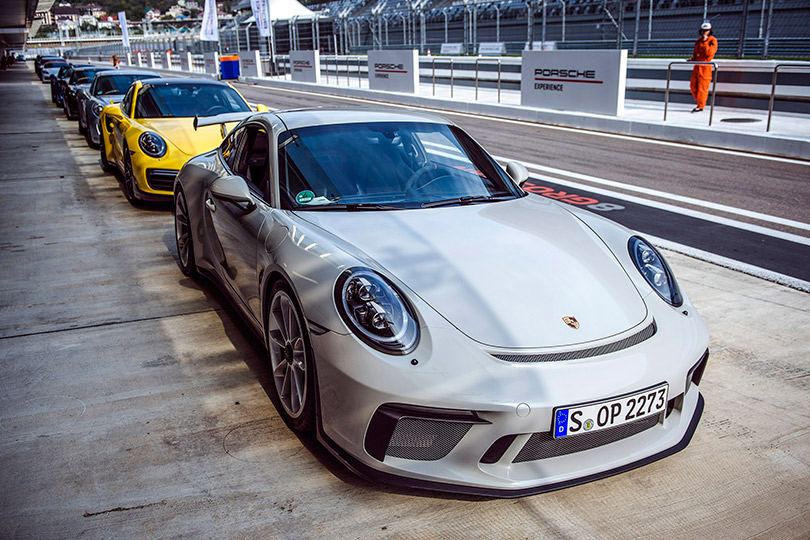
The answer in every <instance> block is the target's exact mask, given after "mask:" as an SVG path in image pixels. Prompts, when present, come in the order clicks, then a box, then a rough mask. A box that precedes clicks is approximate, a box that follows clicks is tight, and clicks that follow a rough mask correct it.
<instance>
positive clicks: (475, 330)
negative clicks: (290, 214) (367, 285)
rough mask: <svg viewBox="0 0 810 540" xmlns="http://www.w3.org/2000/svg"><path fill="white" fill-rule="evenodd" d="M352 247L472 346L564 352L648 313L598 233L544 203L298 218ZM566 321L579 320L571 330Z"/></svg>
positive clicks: (525, 199) (536, 199)
mask: <svg viewBox="0 0 810 540" xmlns="http://www.w3.org/2000/svg"><path fill="white" fill-rule="evenodd" d="M297 215H299V216H300V217H302V218H303V219H305V220H307V221H309V222H311V223H313V224H315V225H317V226H318V227H320V228H322V229H324V230H326V231H329V232H330V233H332V234H334V235H335V236H337V237H338V238H340V239H343V240H345V241H347V242H350V243H351V244H353V245H354V246H356V248H357V249H358V250H360V251H362V252H363V253H365V254H366V255H367V256H368V257H370V258H372V259H374V261H376V262H377V263H378V264H379V265H381V266H382V267H383V268H385V269H386V270H387V271H388V272H390V273H391V274H393V275H394V276H395V277H396V278H397V279H399V280H400V281H401V282H402V283H404V284H405V285H406V286H407V287H408V288H409V289H411V290H412V291H413V292H414V293H415V294H417V295H419V297H420V298H422V299H423V300H424V301H425V302H427V303H428V304H430V305H431V306H432V307H433V308H434V309H435V310H436V311H437V312H439V313H440V314H441V315H442V316H443V317H444V318H445V319H446V320H447V321H448V322H450V323H451V324H452V325H453V326H455V327H456V328H458V329H459V330H460V331H462V332H463V333H464V334H466V335H467V336H469V337H470V338H472V339H474V340H476V341H478V342H480V343H482V344H486V345H491V346H495V347H508V348H511V347H559V346H568V345H574V344H579V343H586V342H590V341H594V340H599V339H603V338H607V337H610V336H613V335H615V334H619V333H621V332H625V331H627V330H629V329H631V328H633V327H635V326H638V325H639V324H640V323H642V322H643V321H644V320H645V318H646V316H647V307H646V305H645V303H644V301H643V299H642V298H641V296H640V294H639V292H638V291H637V290H636V288H635V287H634V285H633V284H632V282H631V280H630V278H629V276H628V275H627V274H626V272H625V270H624V268H623V267H622V266H621V265H620V264H619V262H618V261H617V260H616V258H615V256H614V255H613V253H612V252H610V250H609V249H608V248H607V246H606V245H605V244H604V243H603V242H602V240H601V239H600V238H599V237H598V236H596V234H595V233H594V232H593V231H592V230H591V229H589V228H588V227H587V226H586V225H584V224H583V223H582V222H581V221H580V220H578V219H577V218H576V217H574V216H573V215H572V214H571V213H570V212H568V211H567V210H565V209H564V208H562V207H561V206H560V205H557V204H554V203H552V202H550V201H545V200H543V199H540V198H539V197H532V196H529V197H523V198H521V199H516V200H511V201H505V202H497V203H489V204H480V205H474V206H456V207H442V208H433V209H424V210H402V211H378V212H377V211H375V212H339V211H318V212H298V213H297ZM564 317H574V318H576V320H577V321H578V322H579V328H578V329H574V328H571V327H570V326H568V325H567V324H566V322H564V321H563V318H564Z"/></svg>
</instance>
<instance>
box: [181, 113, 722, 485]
mask: <svg viewBox="0 0 810 540" xmlns="http://www.w3.org/2000/svg"><path fill="white" fill-rule="evenodd" d="M225 117H227V118H225ZM233 120H234V117H233V115H221V116H220V117H213V118H207V119H206V118H201V119H197V120H196V121H197V123H198V125H202V124H212V123H224V122H226V121H233ZM527 176H528V173H527V171H526V169H525V168H524V167H523V166H522V165H520V164H518V163H510V164H509V165H508V166H507V167H506V171H504V170H503V169H502V168H501V167H500V166H499V165H498V164H497V163H496V162H495V161H494V160H493V158H492V157H491V156H490V155H489V154H487V152H486V151H484V150H483V149H482V148H481V147H480V146H479V145H478V144H477V143H476V142H475V141H473V140H472V139H471V138H470V137H469V136H468V135H467V134H466V133H465V132H464V131H462V130H461V129H460V128H458V127H457V126H455V125H453V124H451V123H449V122H447V121H446V120H444V119H442V118H438V117H435V116H430V115H425V114H418V113H414V112H398V111H390V110H374V109H308V110H294V111H276V112H268V113H258V114H252V115H251V116H248V117H247V118H245V119H244V120H242V121H241V122H240V124H239V125H238V126H237V127H236V128H235V129H234V130H233V131H232V132H231V133H230V134H229V135H228V136H227V137H226V138H225V140H224V141H223V143H222V145H221V146H220V147H219V148H218V149H216V150H214V151H211V152H208V153H206V154H202V155H200V156H197V157H195V158H193V159H191V160H190V161H188V163H187V164H186V165H185V166H184V167H183V169H182V170H181V171H180V173H179V174H178V176H177V180H176V184H175V188H174V192H175V199H174V208H175V228H176V238H177V249H178V255H179V260H180V266H181V268H182V270H183V272H184V273H186V274H188V275H196V274H198V273H202V274H205V275H206V276H209V277H210V278H211V279H212V280H213V281H214V282H215V283H216V284H217V285H218V286H220V287H221V288H222V289H223V290H224V291H225V293H226V294H227V295H228V296H229V298H230V299H231V300H232V302H233V303H234V304H235V305H236V307H237V308H238V310H239V311H240V312H241V314H242V315H243V316H244V319H245V320H246V321H247V322H248V324H249V326H250V327H251V329H252V330H253V331H254V332H255V333H256V334H257V335H258V336H260V338H261V339H262V340H263V341H264V343H265V344H266V347H267V359H268V362H269V365H270V369H271V370H272V373H273V379H274V383H275V384H274V388H275V392H276V395H275V396H274V397H275V398H277V400H276V401H277V403H276V406H277V408H278V410H279V413H280V415H281V416H282V417H283V419H284V420H285V422H286V423H287V424H288V425H289V426H290V427H291V428H293V429H296V430H316V432H317V436H318V439H319V440H320V441H321V442H322V443H323V444H324V445H325V446H326V447H327V448H328V449H329V450H330V451H331V452H332V453H333V454H334V455H335V456H337V457H338V459H340V460H341V461H342V462H343V463H344V464H346V465H347V466H348V467H349V468H351V469H352V470H354V471H356V472H357V473H359V474H361V475H363V476H365V477H367V478H370V479H372V480H379V481H384V482H388V483H393V484H399V485H405V486H411V487H421V488H427V489H437V490H444V491H453V492H462V493H474V494H487V495H496V496H507V497H513V496H520V495H526V494H531V493H538V492H542V491H548V490H552V489H558V488H561V487H565V486H569V485H574V484H578V483H582V482H587V481H590V480H594V479H598V478H602V477H605V476H608V475H611V474H616V473H618V472H621V471H625V470H629V469H632V468H635V467H638V466H640V465H644V464H646V463H649V462H651V461H654V460H657V459H660V458H662V457H664V456H667V455H670V454H672V453H674V452H677V451H678V450H681V449H682V448H684V447H685V446H686V445H687V444H688V442H689V440H690V439H691V437H692V434H693V433H694V430H695V428H696V426H697V423H698V420H699V418H700V415H701V412H702V410H703V398H702V397H701V395H700V392H699V389H698V384H699V383H700V379H701V377H702V374H703V370H704V368H705V366H706V363H707V360H708V349H707V346H708V339H709V338H708V332H707V329H706V326H705V325H704V323H703V321H702V320H701V318H700V316H699V315H698V314H697V312H696V311H695V309H694V307H693V306H692V305H691V303H690V302H689V300H688V299H687V298H686V296H685V295H684V294H683V293H682V292H681V291H680V289H679V287H678V284H677V282H676V281H675V278H674V277H673V274H672V271H671V270H670V268H669V266H668V265H667V263H666V262H665V261H664V259H663V258H662V256H661V254H660V253H659V252H658V251H657V250H656V249H655V248H654V247H653V246H652V245H651V244H650V243H649V242H647V241H646V240H644V239H643V238H641V237H639V236H637V235H634V234H633V233H632V232H630V231H628V230H627V229H625V228H623V227H621V226H619V225H617V224H616V223H614V222H611V221H609V220H607V219H604V218H602V217H600V216H597V215H594V214H592V213H590V212H587V211H583V210H580V209H576V208H572V207H568V206H564V205H562V204H561V203H558V202H556V201H552V200H549V199H546V198H541V197H538V196H532V195H528V194H527V193H525V192H524V191H523V190H522V189H521V188H520V187H519V184H520V182H522V181H524V180H525V179H526V178H527Z"/></svg>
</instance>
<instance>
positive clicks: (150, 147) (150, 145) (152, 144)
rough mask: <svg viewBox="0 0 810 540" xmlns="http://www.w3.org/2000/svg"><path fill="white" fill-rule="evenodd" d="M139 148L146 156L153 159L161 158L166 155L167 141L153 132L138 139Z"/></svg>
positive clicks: (148, 132)
mask: <svg viewBox="0 0 810 540" xmlns="http://www.w3.org/2000/svg"><path fill="white" fill-rule="evenodd" d="M138 146H140V147H141V150H143V152H144V154H146V155H147V156H151V157H155V158H158V157H161V156H163V155H164V154H165V153H166V148H167V147H166V141H164V140H163V137H161V136H160V135H158V134H157V133H155V132H153V131H147V132H146V133H143V134H141V136H140V137H138Z"/></svg>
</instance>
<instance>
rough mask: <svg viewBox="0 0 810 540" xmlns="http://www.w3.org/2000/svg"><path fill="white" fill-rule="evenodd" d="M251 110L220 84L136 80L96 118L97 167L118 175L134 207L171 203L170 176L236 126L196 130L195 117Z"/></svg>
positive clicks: (207, 81)
mask: <svg viewBox="0 0 810 540" xmlns="http://www.w3.org/2000/svg"><path fill="white" fill-rule="evenodd" d="M258 109H259V110H260V111H262V110H264V111H266V110H267V107H264V106H263V105H259V107H258ZM250 111H251V108H250V106H249V105H248V104H247V102H246V101H245V99H244V98H243V97H242V96H241V94H239V92H237V91H236V90H235V89H234V88H233V87H231V86H230V85H229V84H227V83H224V82H219V81H214V80H208V79H145V80H142V81H135V82H134V83H132V85H131V86H130V87H129V90H127V93H126V95H125V96H124V98H123V99H122V100H121V103H120V104H115V105H108V106H107V107H104V109H103V110H102V111H101V115H100V116H99V126H98V127H99V132H100V134H101V136H100V151H101V167H102V168H103V169H104V170H105V171H111V170H113V168H117V169H118V170H120V171H121V174H122V176H123V189H124V194H125V195H126V197H127V200H128V201H129V202H131V203H132V204H137V203H138V202H139V201H160V200H170V198H171V196H172V194H173V189H174V178H175V176H177V172H178V171H179V170H180V168H181V167H182V166H183V165H184V164H185V162H186V161H188V160H189V159H190V158H192V157H194V156H196V155H198V154H201V153H203V152H207V151H209V150H212V149H214V148H216V147H217V146H218V145H219V144H220V143H221V142H222V139H223V138H224V137H225V134H226V133H227V128H228V127H233V125H235V124H236V122H233V123H232V124H231V125H228V126H226V125H211V126H202V127H199V128H198V129H196V130H195V127H194V119H195V117H205V116H216V115H220V114H226V113H239V112H245V113H249V112H250Z"/></svg>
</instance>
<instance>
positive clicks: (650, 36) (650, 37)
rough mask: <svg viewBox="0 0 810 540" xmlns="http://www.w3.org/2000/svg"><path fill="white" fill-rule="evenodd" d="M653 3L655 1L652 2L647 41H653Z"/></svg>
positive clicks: (651, 0)
mask: <svg viewBox="0 0 810 540" xmlns="http://www.w3.org/2000/svg"><path fill="white" fill-rule="evenodd" d="M653 2H655V0H650V18H649V20H648V21H647V39H652V12H653Z"/></svg>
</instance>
